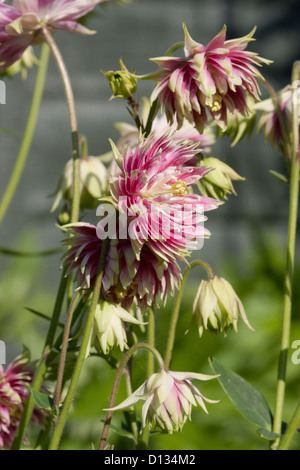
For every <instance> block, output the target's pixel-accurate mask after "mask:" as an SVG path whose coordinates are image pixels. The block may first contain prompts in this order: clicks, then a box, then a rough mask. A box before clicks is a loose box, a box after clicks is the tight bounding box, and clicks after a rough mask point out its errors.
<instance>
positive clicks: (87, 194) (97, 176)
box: [51, 157, 107, 212]
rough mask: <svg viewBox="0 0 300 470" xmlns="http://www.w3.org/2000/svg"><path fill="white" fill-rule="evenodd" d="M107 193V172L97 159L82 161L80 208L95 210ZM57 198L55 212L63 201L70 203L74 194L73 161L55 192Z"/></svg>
mask: <svg viewBox="0 0 300 470" xmlns="http://www.w3.org/2000/svg"><path fill="white" fill-rule="evenodd" d="M106 193H107V170H106V168H105V166H104V165H103V163H102V162H101V161H100V160H99V159H98V158H97V157H84V158H81V159H80V208H81V209H94V208H96V207H97V205H98V204H99V201H98V199H99V198H100V197H102V196H105V195H106ZM55 194H56V198H55V201H54V203H53V206H52V208H51V212H54V211H55V209H56V208H57V207H58V205H59V203H60V202H61V200H62V199H64V200H65V201H70V200H71V199H72V194H73V160H69V161H68V162H67V164H66V166H65V168H64V171H63V174H62V177H61V179H60V181H59V184H58V187H57V190H56V192H55Z"/></svg>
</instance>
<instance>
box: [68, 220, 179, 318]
mask: <svg viewBox="0 0 300 470" xmlns="http://www.w3.org/2000/svg"><path fill="white" fill-rule="evenodd" d="M65 227H66V228H69V230H70V231H72V233H73V236H72V237H68V238H67V240H66V244H67V245H71V247H70V248H69V249H68V250H67V252H66V253H65V255H64V261H63V264H64V265H68V266H69V268H68V271H67V274H69V273H71V272H73V273H74V274H75V277H76V280H77V284H78V286H80V287H81V288H85V289H88V288H93V287H94V284H95V279H96V275H97V269H98V264H99V259H100V253H101V249H102V243H103V241H102V240H101V239H99V238H98V235H97V227H96V226H95V225H91V224H88V223H77V224H70V225H67V226H65ZM180 279H181V275H180V270H179V267H178V266H177V264H176V263H175V262H174V261H170V262H166V261H164V260H161V259H160V258H159V257H158V256H157V255H156V254H155V253H153V251H151V250H150V249H149V248H148V247H147V246H145V247H143V249H142V250H141V252H140V259H139V260H137V258H136V256H135V253H134V251H133V249H132V246H131V243H130V241H129V240H120V241H118V240H110V243H109V248H108V252H107V256H106V263H105V269H104V276H103V281H102V291H101V294H102V296H103V297H104V299H105V300H107V301H109V302H113V303H117V304H120V305H121V306H122V307H123V308H125V309H128V308H129V307H130V306H131V304H132V302H133V300H134V299H135V300H136V301H137V304H138V306H139V307H140V308H141V310H143V311H145V309H146V308H147V307H149V306H157V301H158V300H159V299H161V300H162V301H163V302H164V303H165V302H166V299H167V295H168V294H171V295H173V294H174V292H175V290H176V289H177V288H178V287H179V284H180Z"/></svg>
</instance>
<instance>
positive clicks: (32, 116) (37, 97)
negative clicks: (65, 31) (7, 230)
mask: <svg viewBox="0 0 300 470" xmlns="http://www.w3.org/2000/svg"><path fill="white" fill-rule="evenodd" d="M49 55H50V51H49V47H48V46H47V44H43V45H42V48H41V55H40V61H39V66H38V72H37V76H36V82H35V87H34V92H33V96H32V101H31V106H30V110H29V115H28V120H27V124H26V128H25V131H24V134H23V139H22V143H21V146H20V149H19V153H18V156H17V160H16V163H15V166H14V169H13V171H12V174H11V177H10V179H9V182H8V185H7V187H6V190H5V192H4V195H3V197H2V200H1V203H0V223H1V222H2V220H3V219H4V217H5V214H6V212H7V209H8V207H9V205H10V202H11V200H12V198H13V196H14V194H15V191H16V189H17V186H18V184H19V181H20V178H21V176H22V173H23V170H24V167H25V163H26V160H27V157H28V154H29V150H30V147H31V144H32V140H33V136H34V132H35V129H36V123H37V118H38V114H39V110H40V106H41V101H42V96H43V92H44V87H45V81H46V76H47V69H48V63H49Z"/></svg>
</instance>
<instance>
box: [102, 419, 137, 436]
mask: <svg viewBox="0 0 300 470" xmlns="http://www.w3.org/2000/svg"><path fill="white" fill-rule="evenodd" d="M101 421H102V423H105V419H101ZM110 427H111V429H112V430H113V431H115V432H116V433H117V434H118V435H119V436H122V437H127V439H132V440H133V441H135V437H134V435H133V434H132V433H131V432H129V431H126V430H125V429H123V428H120V427H119V426H115V425H114V424H112V423H110Z"/></svg>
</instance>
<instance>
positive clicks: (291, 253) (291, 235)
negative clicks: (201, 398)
mask: <svg viewBox="0 0 300 470" xmlns="http://www.w3.org/2000/svg"><path fill="white" fill-rule="evenodd" d="M299 75H300V62H296V63H295V64H294V67H293V74H292V81H295V80H297V79H298V78H299ZM292 101H293V155H292V161H291V178H290V209H289V224H288V242H287V258H286V271H285V278H284V302H283V315H282V330H281V344H280V353H279V360H278V375H277V392H276V402H275V412H274V424H273V431H274V432H275V433H277V434H281V423H282V414H283V405H284V397H285V386H286V368H287V356H288V350H289V344H290V330H291V313H292V289H293V279H294V265H295V244H296V233H297V215H298V198H299V168H300V153H299V120H298V107H299V106H298V104H297V103H295V100H292ZM278 443H279V439H277V440H276V441H275V442H274V443H273V445H272V448H276V447H277V446H278Z"/></svg>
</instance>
